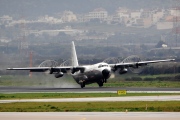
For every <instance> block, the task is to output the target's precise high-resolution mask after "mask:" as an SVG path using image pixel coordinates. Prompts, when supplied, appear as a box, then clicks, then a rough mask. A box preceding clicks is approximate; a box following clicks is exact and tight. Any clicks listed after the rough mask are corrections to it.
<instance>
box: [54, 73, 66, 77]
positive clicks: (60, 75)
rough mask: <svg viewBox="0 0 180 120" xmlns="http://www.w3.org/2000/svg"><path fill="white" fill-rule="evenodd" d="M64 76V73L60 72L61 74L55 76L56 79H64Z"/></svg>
mask: <svg viewBox="0 0 180 120" xmlns="http://www.w3.org/2000/svg"><path fill="white" fill-rule="evenodd" d="M63 75H64V73H63V72H59V73H56V74H55V75H54V76H55V78H60V77H62V76H63Z"/></svg>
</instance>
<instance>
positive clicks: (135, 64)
mask: <svg viewBox="0 0 180 120" xmlns="http://www.w3.org/2000/svg"><path fill="white" fill-rule="evenodd" d="M174 60H175V59H166V60H152V61H140V62H128V63H123V62H121V63H117V64H110V66H111V67H114V68H115V69H117V68H128V67H135V68H138V66H144V65H147V64H150V63H159V62H169V61H174Z"/></svg>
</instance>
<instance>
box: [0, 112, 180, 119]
mask: <svg viewBox="0 0 180 120" xmlns="http://www.w3.org/2000/svg"><path fill="white" fill-rule="evenodd" d="M0 118H1V119H2V120H49V119H53V120H99V119H102V120H160V119H162V120H180V113H179V112H127V113H126V112H2V113H0Z"/></svg>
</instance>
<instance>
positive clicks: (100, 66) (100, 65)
mask: <svg viewBox="0 0 180 120" xmlns="http://www.w3.org/2000/svg"><path fill="white" fill-rule="evenodd" d="M101 67H108V65H101V64H100V65H99V66H98V68H101Z"/></svg>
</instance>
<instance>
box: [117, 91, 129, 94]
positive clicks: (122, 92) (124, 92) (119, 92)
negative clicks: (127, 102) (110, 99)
mask: <svg viewBox="0 0 180 120" xmlns="http://www.w3.org/2000/svg"><path fill="white" fill-rule="evenodd" d="M126 93H127V91H126V90H118V91H117V94H118V95H126Z"/></svg>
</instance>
